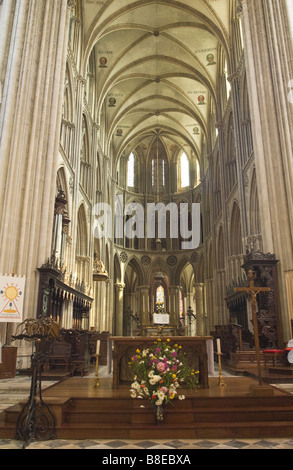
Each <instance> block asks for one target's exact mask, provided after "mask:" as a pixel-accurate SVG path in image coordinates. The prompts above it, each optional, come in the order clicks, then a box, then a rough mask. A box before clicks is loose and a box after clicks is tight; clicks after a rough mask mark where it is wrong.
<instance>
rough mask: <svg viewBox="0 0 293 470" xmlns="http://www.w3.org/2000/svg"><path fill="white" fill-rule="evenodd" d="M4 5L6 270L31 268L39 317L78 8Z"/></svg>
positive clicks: (2, 211)
mask: <svg viewBox="0 0 293 470" xmlns="http://www.w3.org/2000/svg"><path fill="white" fill-rule="evenodd" d="M12 3H13V4H14V11H13V12H11V13H13V21H12V19H11V18H8V13H9V9H10V8H11V4H12ZM2 13H3V15H1V26H3V25H2V20H3V21H4V22H5V25H4V28H3V29H2V27H1V45H0V50H1V51H2V52H3V51H4V49H5V51H7V53H6V54H4V57H2V58H1V59H0V60H1V65H4V68H3V69H1V78H2V80H1V81H2V85H3V86H2V88H3V91H2V94H3V96H2V103H1V114H0V164H1V172H0V246H1V247H5V249H2V250H1V252H0V271H1V272H7V273H9V272H12V271H14V272H15V273H17V274H23V275H25V276H26V290H25V299H24V316H25V317H28V316H30V317H34V316H36V314H37V312H36V308H37V298H38V281H39V279H38V275H37V273H36V268H37V267H40V266H41V265H42V264H43V263H44V262H45V261H46V260H47V259H48V257H50V255H51V243H52V229H53V218H54V200H55V194H56V193H55V189H56V170H57V161H58V147H59V136H60V123H61V112H62V101H63V88H64V79H65V65H66V54H67V41H68V30H69V16H70V10H69V8H68V4H67V0H58V1H57V2H48V1H45V0H16V1H15V2H4V4H3V11H2ZM3 34H4V35H5V37H3ZM2 74H4V76H3V77H2Z"/></svg>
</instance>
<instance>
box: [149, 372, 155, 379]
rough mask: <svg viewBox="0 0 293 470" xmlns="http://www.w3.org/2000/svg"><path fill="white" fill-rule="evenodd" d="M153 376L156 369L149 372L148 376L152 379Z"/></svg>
mask: <svg viewBox="0 0 293 470" xmlns="http://www.w3.org/2000/svg"><path fill="white" fill-rule="evenodd" d="M153 376H154V371H153V370H151V371H150V372H149V373H148V377H149V378H150V379H151V378H152V377H153Z"/></svg>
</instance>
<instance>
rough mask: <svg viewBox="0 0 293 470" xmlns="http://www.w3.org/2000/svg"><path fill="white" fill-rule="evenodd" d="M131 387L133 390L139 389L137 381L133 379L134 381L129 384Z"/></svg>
mask: <svg viewBox="0 0 293 470" xmlns="http://www.w3.org/2000/svg"><path fill="white" fill-rule="evenodd" d="M131 388H133V389H134V390H139V389H140V385H139V383H138V382H137V381H135V382H133V384H131Z"/></svg>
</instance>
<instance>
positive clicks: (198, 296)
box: [195, 283, 205, 336]
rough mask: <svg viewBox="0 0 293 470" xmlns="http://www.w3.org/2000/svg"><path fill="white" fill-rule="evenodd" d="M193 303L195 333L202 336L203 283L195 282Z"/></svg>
mask: <svg viewBox="0 0 293 470" xmlns="http://www.w3.org/2000/svg"><path fill="white" fill-rule="evenodd" d="M195 305H196V334H197V335H198V336H204V334H205V324H204V322H205V319H204V284H203V283H199V284H195Z"/></svg>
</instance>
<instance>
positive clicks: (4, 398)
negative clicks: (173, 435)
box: [0, 367, 293, 455]
mask: <svg viewBox="0 0 293 470" xmlns="http://www.w3.org/2000/svg"><path fill="white" fill-rule="evenodd" d="M215 373H216V374H217V371H216V372H215ZM223 376H224V377H225V376H229V374H228V373H225V372H224V373H223ZM99 377H107V368H106V367H101V368H100V371H99ZM239 379H240V380H241V377H239ZM81 380H83V379H82V378H81ZM53 383H55V382H54V381H52V382H49V381H43V383H42V390H44V389H45V388H47V387H49V386H51V385H52V384H53ZM274 385H276V384H274ZM278 386H280V388H282V390H286V391H288V392H289V393H292V394H293V384H280V385H278ZM29 391H30V378H29V377H23V376H16V377H15V378H14V379H4V380H1V381H0V412H1V411H3V410H4V409H5V408H7V407H9V406H11V405H13V404H14V403H17V402H19V400H20V399H21V400H23V399H26V398H28V396H29ZM22 448H23V442H21V441H16V440H8V439H2V440H1V439H0V450H2V449H7V450H9V449H22ZM26 449H30V450H41V449H47V450H48V449H49V450H55V449H60V450H66V449H76V450H81V449H104V450H105V451H108V452H109V451H112V452H113V455H115V451H120V450H125V449H135V450H136V451H138V450H147V451H153V450H158V449H160V450H169V452H171V451H173V452H174V451H176V453H177V454H178V450H180V449H182V450H187V451H188V450H192V449H193V450H194V449H204V450H218V449H234V450H246V449H247V450H249V449H260V450H278V449H293V436H292V438H282V439H280V438H278V437H276V438H274V439H267V438H265V439H261V438H259V439H242V438H239V439H238V438H237V439H236V438H235V439H211V440H209V439H204V440H203V439H198V440H196V439H190V440H181V439H180V440H170V441H169V440H166V439H164V440H157V439H156V440H147V441H146V440H143V441H139V440H113V439H108V440H107V439H91V440H60V439H58V440H52V441H46V442H32V443H31V444H30V445H28V446H27V447H26ZM123 455H124V454H123Z"/></svg>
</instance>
